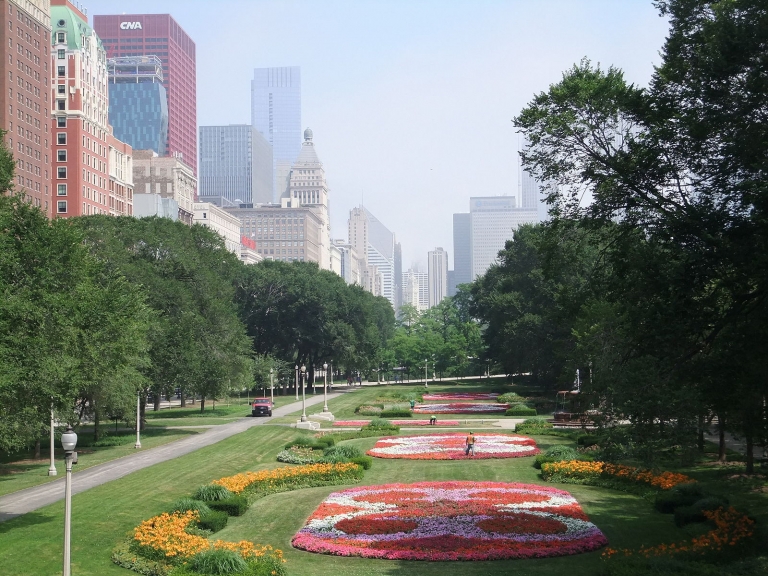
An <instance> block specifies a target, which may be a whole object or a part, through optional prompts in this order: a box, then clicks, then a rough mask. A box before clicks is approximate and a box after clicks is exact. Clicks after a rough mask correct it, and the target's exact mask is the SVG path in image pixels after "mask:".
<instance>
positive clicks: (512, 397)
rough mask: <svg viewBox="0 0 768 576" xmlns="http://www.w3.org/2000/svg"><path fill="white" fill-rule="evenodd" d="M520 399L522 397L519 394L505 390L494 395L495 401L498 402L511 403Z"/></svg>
mask: <svg viewBox="0 0 768 576" xmlns="http://www.w3.org/2000/svg"><path fill="white" fill-rule="evenodd" d="M522 400H523V397H522V396H519V395H518V394H517V392H506V393H504V394H502V395H501V396H497V397H496V402H498V403H500V404H513V403H515V402H521V401H522Z"/></svg>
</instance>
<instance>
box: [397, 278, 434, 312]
mask: <svg viewBox="0 0 768 576" xmlns="http://www.w3.org/2000/svg"><path fill="white" fill-rule="evenodd" d="M403 287H404V289H403V304H411V305H413V306H414V307H415V308H416V310H418V311H419V312H423V311H424V310H426V309H427V308H429V273H427V272H420V271H419V270H418V269H416V268H409V269H408V270H406V271H405V272H403Z"/></svg>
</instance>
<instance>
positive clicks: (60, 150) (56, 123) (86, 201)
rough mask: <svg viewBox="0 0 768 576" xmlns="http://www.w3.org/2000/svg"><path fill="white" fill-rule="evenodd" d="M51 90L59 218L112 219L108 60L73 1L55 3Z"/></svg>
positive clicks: (54, 178)
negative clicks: (107, 216) (106, 216)
mask: <svg viewBox="0 0 768 576" xmlns="http://www.w3.org/2000/svg"><path fill="white" fill-rule="evenodd" d="M51 21H52V22H53V33H52V35H51V41H52V49H51V56H50V58H51V60H52V70H51V86H50V87H49V90H51V93H52V102H53V117H52V118H51V120H49V122H50V123H51V125H52V130H51V135H52V136H54V137H55V141H54V142H52V150H51V151H52V152H53V164H54V170H55V172H54V174H53V182H54V186H55V189H56V190H55V193H56V205H55V215H56V216H60V217H71V216H83V215H86V214H109V213H110V211H111V208H110V189H109V188H110V175H109V155H110V151H109V148H110V145H111V146H112V147H113V148H116V149H120V150H121V152H122V153H123V154H129V150H128V148H125V147H123V146H121V145H120V144H122V143H120V144H117V142H116V141H112V140H110V137H112V138H114V137H113V136H111V131H112V127H111V126H110V125H109V123H108V116H107V114H108V110H109V95H108V91H107V60H106V57H105V53H104V47H103V46H102V45H101V41H100V40H99V37H98V36H97V35H96V34H95V32H94V31H93V29H92V28H91V27H90V26H88V19H87V16H86V15H85V14H84V13H83V12H81V11H80V10H79V9H78V8H76V7H75V5H74V4H72V3H71V2H69V0H52V2H51Z"/></svg>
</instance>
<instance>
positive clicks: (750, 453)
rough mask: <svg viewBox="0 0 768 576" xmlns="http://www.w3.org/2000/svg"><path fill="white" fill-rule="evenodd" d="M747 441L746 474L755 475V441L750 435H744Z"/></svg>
mask: <svg viewBox="0 0 768 576" xmlns="http://www.w3.org/2000/svg"><path fill="white" fill-rule="evenodd" d="M745 440H746V441H747V474H754V473H755V441H754V438H753V437H752V433H749V434H747V435H746V437H745Z"/></svg>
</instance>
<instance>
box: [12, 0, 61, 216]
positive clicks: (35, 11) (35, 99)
mask: <svg viewBox="0 0 768 576" xmlns="http://www.w3.org/2000/svg"><path fill="white" fill-rule="evenodd" d="M50 34H51V11H50V2H49V0H8V1H7V2H2V3H0V50H1V51H2V53H1V54H0V60H1V61H0V128H2V129H3V130H5V131H6V132H7V133H6V134H5V135H4V139H5V143H6V145H7V146H8V150H9V151H10V152H11V153H12V154H13V158H14V160H15V161H16V178H15V180H14V184H15V188H16V191H17V192H22V193H24V195H25V196H26V198H27V199H28V200H29V201H30V202H31V203H32V204H34V205H35V206H37V207H38V208H40V209H41V210H42V211H43V212H45V214H46V215H47V216H49V217H50V216H51V215H52V207H53V206H54V204H53V202H55V198H52V197H51V188H50V186H51V182H50V179H51V160H50V156H51V138H52V136H51V132H50V128H51V127H50V123H51V120H50V118H51V99H50V98H51V94H50V88H49V87H48V80H49V79H50V78H51V72H50V64H51V57H50V55H49V53H48V50H49V48H50V45H51V38H50Z"/></svg>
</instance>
